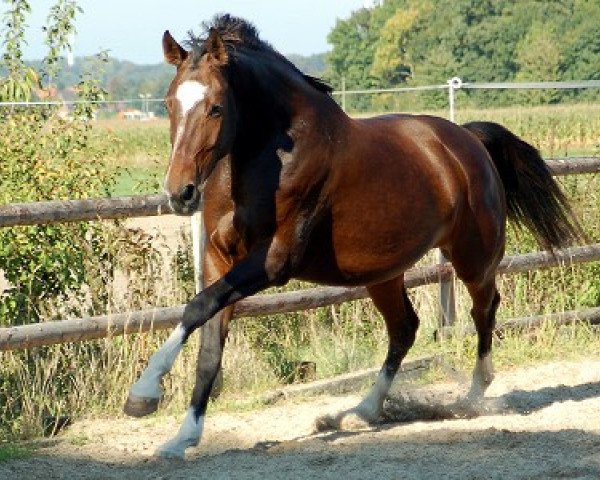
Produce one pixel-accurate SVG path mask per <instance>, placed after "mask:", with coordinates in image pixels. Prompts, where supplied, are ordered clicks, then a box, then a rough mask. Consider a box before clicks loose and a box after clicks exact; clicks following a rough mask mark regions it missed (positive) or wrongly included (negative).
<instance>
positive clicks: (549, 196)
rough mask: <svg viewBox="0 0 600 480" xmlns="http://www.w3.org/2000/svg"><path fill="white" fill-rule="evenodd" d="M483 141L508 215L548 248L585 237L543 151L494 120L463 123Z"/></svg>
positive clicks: (567, 243)
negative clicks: (497, 178)
mask: <svg viewBox="0 0 600 480" xmlns="http://www.w3.org/2000/svg"><path fill="white" fill-rule="evenodd" d="M463 127H464V128H466V129H467V130H468V131H469V132H471V133H472V134H474V135H475V136H476V137H477V138H478V139H479V140H480V141H481V143H483V145H484V146H485V148H486V149H487V151H488V153H489V154H490V156H491V158H492V161H493V162H494V165H495V166H496V169H497V170H498V173H499V175H500V178H501V180H502V183H503V185H504V190H505V192H506V205H507V210H508V218H509V219H511V220H513V221H515V222H516V223H517V224H518V225H520V226H524V227H526V228H527V229H528V230H530V231H531V232H532V234H533V236H534V237H535V239H536V241H537V242H538V243H539V244H540V245H541V246H542V247H543V248H545V249H548V250H554V249H555V248H560V247H563V246H566V245H570V244H573V243H575V242H577V241H580V240H583V239H585V234H584V233H583V229H582V228H581V226H580V224H579V222H578V221H577V219H576V217H575V215H574V214H573V211H572V209H571V206H570V205H569V201H568V200H567V198H566V196H565V194H564V193H563V192H562V190H561V188H560V186H559V184H558V183H557V182H556V180H554V178H552V175H551V172H550V169H549V168H548V166H547V165H546V162H544V159H543V158H542V157H541V155H540V152H539V151H538V150H537V149H536V148H535V147H534V146H533V145H530V144H529V143H527V142H525V141H524V140H522V139H521V138H519V137H517V136H516V135H515V134H514V133H512V132H511V131H510V130H508V129H507V128H505V127H503V126H502V125H499V124H497V123H494V122H469V123H465V124H464V125H463Z"/></svg>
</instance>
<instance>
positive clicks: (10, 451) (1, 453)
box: [0, 443, 33, 463]
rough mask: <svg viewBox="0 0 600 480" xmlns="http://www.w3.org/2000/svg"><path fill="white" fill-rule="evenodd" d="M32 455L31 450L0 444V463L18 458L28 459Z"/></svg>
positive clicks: (21, 446) (19, 446)
mask: <svg viewBox="0 0 600 480" xmlns="http://www.w3.org/2000/svg"><path fill="white" fill-rule="evenodd" d="M32 453H33V450H32V449H30V448H28V447H25V446H23V445H21V444H19V445H15V444H10V443H7V444H3V443H0V463H2V462H6V461H8V460H16V459H19V458H28V457H30V456H31V455H32Z"/></svg>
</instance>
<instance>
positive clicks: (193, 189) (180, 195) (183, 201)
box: [168, 183, 204, 215]
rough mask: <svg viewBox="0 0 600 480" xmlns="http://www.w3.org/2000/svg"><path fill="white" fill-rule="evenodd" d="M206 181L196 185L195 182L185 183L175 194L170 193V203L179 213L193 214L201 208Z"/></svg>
mask: <svg viewBox="0 0 600 480" xmlns="http://www.w3.org/2000/svg"><path fill="white" fill-rule="evenodd" d="M203 189H204V183H202V185H200V186H196V185H194V184H193V183H189V184H187V185H185V186H184V187H183V188H181V189H180V190H179V192H177V193H175V194H168V197H169V205H170V206H171V209H172V210H173V213H175V214H177V215H192V214H193V213H194V212H196V211H197V210H198V209H199V208H200V200H201V199H202V190H203Z"/></svg>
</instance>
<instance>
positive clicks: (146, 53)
mask: <svg viewBox="0 0 600 480" xmlns="http://www.w3.org/2000/svg"><path fill="white" fill-rule="evenodd" d="M55 3H56V0H30V5H31V8H32V13H31V14H30V15H29V17H28V18H27V21H26V23H27V25H28V26H29V28H28V31H27V34H26V40H27V43H28V45H27V47H26V48H25V52H24V54H25V55H24V56H25V59H26V60H39V59H41V58H43V56H44V55H45V53H46V51H47V49H46V47H45V45H44V35H43V33H42V31H41V27H42V26H43V25H45V23H46V21H45V20H46V17H47V16H48V12H49V9H50V7H51V6H52V5H53V4H55ZM77 3H78V4H79V5H80V6H81V7H82V8H83V10H84V13H83V14H80V15H79V17H78V18H77V21H76V28H77V37H76V39H75V44H74V55H75V56H76V57H77V56H84V55H93V54H95V53H97V52H99V51H100V50H102V49H108V50H109V54H110V56H111V57H114V58H118V59H120V60H130V61H133V62H135V63H144V64H146V63H160V62H162V61H163V56H162V47H161V39H162V34H163V32H164V31H165V30H169V31H170V32H171V34H172V35H173V36H174V37H175V39H177V40H179V41H181V40H184V39H185V38H186V33H187V32H188V31H189V30H190V29H192V30H195V31H196V32H198V31H199V25H200V23H201V22H203V21H206V20H210V19H211V18H212V17H213V16H214V15H215V14H217V13H231V14H233V15H236V16H240V17H242V18H245V19H247V20H250V21H251V22H252V23H254V25H255V26H256V27H257V28H258V30H259V32H260V35H261V38H263V39H264V40H267V41H268V42H269V43H271V44H272V45H273V46H274V47H275V48H276V49H277V50H279V51H280V52H281V53H283V54H286V55H287V54H292V53H297V54H301V55H311V54H313V53H322V52H325V51H328V50H330V49H331V47H330V46H329V45H328V43H327V34H328V33H329V32H330V31H331V29H332V28H333V27H334V26H335V23H336V19H338V18H348V17H349V16H350V14H351V13H352V12H353V11H354V10H357V9H359V8H361V7H363V6H366V5H369V4H371V3H372V1H369V0H204V1H202V0H78V2H77ZM0 8H1V9H2V12H4V11H5V10H6V5H5V4H4V3H3V4H2V6H1V7H0Z"/></svg>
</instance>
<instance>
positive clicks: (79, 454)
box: [0, 360, 600, 480]
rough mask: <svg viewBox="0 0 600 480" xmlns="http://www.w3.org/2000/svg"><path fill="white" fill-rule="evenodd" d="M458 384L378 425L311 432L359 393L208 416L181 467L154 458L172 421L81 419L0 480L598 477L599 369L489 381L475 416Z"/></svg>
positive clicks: (530, 372) (9, 467) (542, 370)
mask: <svg viewBox="0 0 600 480" xmlns="http://www.w3.org/2000/svg"><path fill="white" fill-rule="evenodd" d="M465 388H466V384H463V383H462V382H461V383H444V384H435V385H428V386H420V387H415V386H409V385H405V384H399V385H395V387H394V390H393V392H394V393H393V395H392V398H391V399H390V400H389V401H388V402H386V408H385V415H384V417H385V419H384V420H383V421H382V423H380V424H378V425H373V426H370V427H367V428H360V429H354V430H352V429H351V430H344V431H326V432H321V433H314V431H313V425H314V420H315V418H316V417H317V416H319V415H323V414H327V413H335V412H336V411H338V410H340V409H345V408H349V407H352V406H353V405H355V404H356V403H357V401H358V400H359V399H360V397H359V396H357V395H346V396H320V397H315V398H308V399H303V400H281V401H279V402H278V403H276V404H274V405H272V406H269V407H265V408H263V409H260V410H257V411H253V412H243V413H238V414H235V413H215V414H212V415H209V416H208V418H207V422H206V425H205V434H204V438H203V440H202V443H201V445H200V446H199V447H197V448H194V449H191V451H188V456H187V459H186V460H185V461H179V460H157V459H154V458H153V457H152V452H153V451H154V449H155V448H156V447H157V446H158V445H159V444H161V443H162V442H164V441H166V440H167V439H168V438H169V437H171V436H172V435H174V434H175V432H176V431H177V428H178V424H179V421H180V420H181V418H173V417H159V416H156V417H151V418H148V419H143V420H135V419H128V418H119V419H106V420H98V419H95V420H84V421H79V422H76V423H75V424H74V425H73V426H72V427H70V428H69V429H68V430H67V431H66V432H64V433H62V434H60V435H59V436H57V437H55V438H53V439H47V440H42V441H39V442H36V445H37V449H36V451H35V453H34V454H33V455H32V456H31V457H29V458H26V459H18V460H11V461H8V462H5V463H2V464H0V478H2V479H4V478H6V479H46V480H49V479H66V478H69V479H71V478H74V479H75V478H76V479H122V478H124V479H188V478H210V479H230V478H231V479H261V480H269V479H285V480H289V479H321V478H326V479H344V480H350V479H378V478H381V479H438V478H444V479H461V480H469V479H472V480H474V479H540V480H541V479H559V478H560V479H590V480H592V479H599V478H600V361H596V360H594V361H588V362H581V363H567V362H561V363H553V364H547V365H540V366H535V367H529V368H524V369H519V370H515V371H508V372H499V373H498V374H497V376H496V380H495V381H494V383H493V384H492V386H491V387H490V389H489V390H488V394H487V399H486V401H485V403H484V405H483V406H482V407H480V409H479V412H478V414H477V415H473V412H469V411H467V410H463V411H461V410H460V409H456V408H452V407H451V405H453V404H454V403H455V401H456V399H457V397H458V395H460V394H462V393H463V392H464V391H465Z"/></svg>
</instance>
